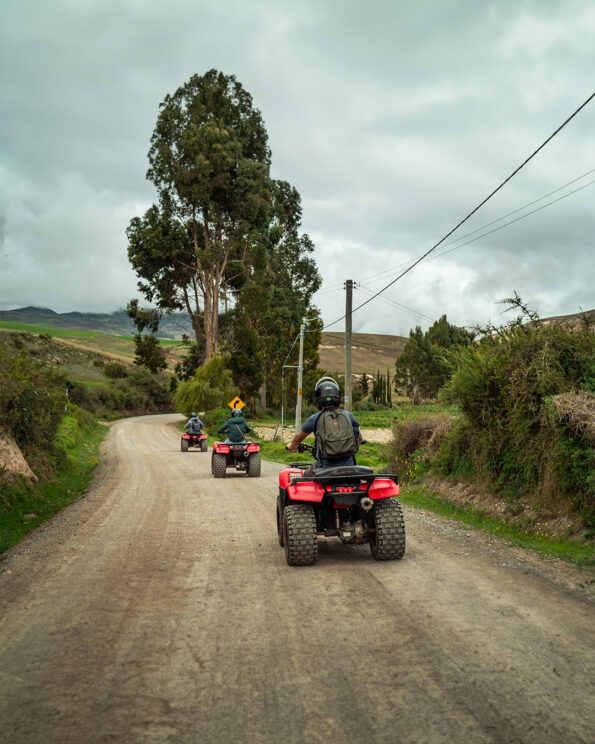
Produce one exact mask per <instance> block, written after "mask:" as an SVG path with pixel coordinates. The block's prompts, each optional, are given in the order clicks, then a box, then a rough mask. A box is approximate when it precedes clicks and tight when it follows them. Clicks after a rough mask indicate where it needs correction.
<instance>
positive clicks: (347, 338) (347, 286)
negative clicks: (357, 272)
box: [345, 279, 353, 411]
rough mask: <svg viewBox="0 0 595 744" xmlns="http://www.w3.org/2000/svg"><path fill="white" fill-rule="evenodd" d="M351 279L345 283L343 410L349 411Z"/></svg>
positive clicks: (350, 395) (350, 393)
mask: <svg viewBox="0 0 595 744" xmlns="http://www.w3.org/2000/svg"><path fill="white" fill-rule="evenodd" d="M352 293H353V279H347V280H346V281H345V410H346V411H351V397H352V391H351V304H352V302H351V296H352Z"/></svg>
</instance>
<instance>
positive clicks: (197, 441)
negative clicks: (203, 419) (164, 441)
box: [181, 431, 209, 452]
mask: <svg viewBox="0 0 595 744" xmlns="http://www.w3.org/2000/svg"><path fill="white" fill-rule="evenodd" d="M188 447H198V449H199V450H200V451H201V452H206V451H207V450H208V449H209V443H208V441H207V435H206V432H204V431H201V432H200V433H197V432H191V433H189V434H188V433H186V434H182V444H181V448H182V452H188Z"/></svg>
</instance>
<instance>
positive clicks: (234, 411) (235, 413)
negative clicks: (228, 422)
mask: <svg viewBox="0 0 595 744" xmlns="http://www.w3.org/2000/svg"><path fill="white" fill-rule="evenodd" d="M231 415H232V416H241V415H242V412H241V411H240V409H239V408H234V409H233V411H232V412H231Z"/></svg>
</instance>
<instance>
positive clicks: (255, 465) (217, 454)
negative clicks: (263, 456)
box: [211, 441, 260, 478]
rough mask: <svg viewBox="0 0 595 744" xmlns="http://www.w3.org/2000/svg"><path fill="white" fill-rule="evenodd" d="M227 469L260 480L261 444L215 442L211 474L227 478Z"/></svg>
mask: <svg viewBox="0 0 595 744" xmlns="http://www.w3.org/2000/svg"><path fill="white" fill-rule="evenodd" d="M227 468H235V469H236V470H239V471H240V472H243V473H248V475H249V476H250V478H260V444H256V442H246V441H244V442H215V443H214V444H213V454H212V455H211V472H212V473H213V475H214V476H215V478H225V471H226V470H227Z"/></svg>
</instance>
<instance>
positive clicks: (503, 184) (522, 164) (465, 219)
mask: <svg viewBox="0 0 595 744" xmlns="http://www.w3.org/2000/svg"><path fill="white" fill-rule="evenodd" d="M593 98H595V93H591V95H590V96H589V97H588V98H587V99H586V100H585V101H584V102H583V103H582V104H581V105H580V106H579V107H578V108H577V109H576V110H575V111H574V112H573V113H572V114H571V115H570V116H569V117H568V118H567V119H566V120H565V121H564V122H563V123H562V124H560V126H559V127H558V128H557V129H556V130H555V131H554V132H553V133H552V134H550V136H549V137H548V138H547V139H546V140H545V141H544V142H542V144H541V145H539V147H538V148H537V149H536V150H534V151H533V152H532V153H531V155H529V157H528V158H526V159H525V160H524V161H523V162H522V163H521V164H520V165H519V166H518V167H517V168H515V170H514V171H513V172H512V173H511V174H510V175H509V176H508V177H507V178H505V179H504V181H502V183H501V184H500V185H499V186H497V187H496V188H495V189H494V190H493V191H492V192H491V194H489V195H488V196H486V198H485V199H483V201H481V202H480V203H479V204H478V205H477V206H476V207H475V208H474V209H472V210H471V212H469V214H468V215H467V216H466V217H464V218H463V219H462V220H461V221H460V222H459V223H458V224H457V225H455V227H453V228H452V230H450V231H449V232H448V233H446V235H445V236H444V237H443V238H441V239H440V240H439V241H438V242H437V243H435V244H434V245H433V246H432V247H431V248H430V249H429V250H427V251H426V252H425V253H424V254H423V255H422V256H420V257H419V258H418V259H417V260H416V261H414V262H413V263H412V264H411V265H410V266H409V267H408V268H407V269H405V271H403V272H401V273H400V274H399V275H398V276H397V277H396V278H395V279H393V280H392V281H391V282H389V283H388V284H387V285H386V286H385V287H383V288H382V289H380V290H379V291H378V292H376V293H375V294H374V295H373V296H372V297H370V298H369V299H367V300H366V301H365V302H362V304H361V305H358V306H357V307H355V308H353V310H352V312H355V311H356V310H360V309H361V308H362V307H364V306H365V305H367V304H368V303H370V302H372V300H373V299H375V298H376V297H378V295H380V294H382V292H385V291H386V290H387V289H388V288H389V287H392V285H393V284H395V282H398V281H399V279H401V278H402V277H404V276H405V274H408V273H409V272H410V271H411V270H412V269H414V268H415V267H416V266H417V265H418V264H419V263H420V262H421V261H423V259H424V258H425V257H426V256H429V255H430V253H432V252H433V251H435V250H436V248H438V246H439V245H442V243H444V241H445V240H446V239H447V238H449V237H450V236H451V235H452V234H453V233H454V232H455V231H456V230H458V229H459V227H461V225H463V224H464V223H465V222H467V220H468V219H470V218H471V217H472V216H473V215H474V214H475V213H476V212H477V211H478V210H479V209H481V207H483V205H484V204H485V203H486V202H488V201H489V200H490V199H491V198H492V197H493V196H494V195H495V194H497V193H498V191H500V189H502V188H503V187H504V186H505V185H506V184H507V183H508V182H509V181H510V180H511V178H513V177H514V176H516V174H517V173H518V172H519V171H520V170H521V169H522V168H524V167H525V166H526V165H527V163H528V162H529V161H531V160H532V159H533V158H534V157H535V156H536V155H537V153H538V152H540V151H541V150H543V148H544V147H545V146H546V145H547V144H548V142H550V141H551V140H552V139H553V138H554V137H555V136H556V135H557V134H558V133H559V132H560V131H562V129H564V127H565V126H566V125H567V124H568V123H569V122H570V121H571V120H572V119H574V117H575V116H576V115H577V114H578V113H579V111H581V110H582V109H583V108H584V107H585V106H586V105H587V104H588V103H589V102H590V101H591V100H592V99H593ZM344 317H345V315H342V316H341V317H340V318H337V320H334V321H333V322H332V323H329V324H328V325H326V326H324V328H329V327H330V326H332V325H335V323H338V322H339V321H341V320H343V318H344Z"/></svg>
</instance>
